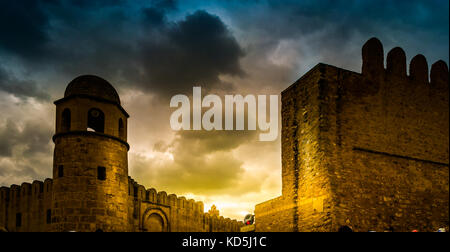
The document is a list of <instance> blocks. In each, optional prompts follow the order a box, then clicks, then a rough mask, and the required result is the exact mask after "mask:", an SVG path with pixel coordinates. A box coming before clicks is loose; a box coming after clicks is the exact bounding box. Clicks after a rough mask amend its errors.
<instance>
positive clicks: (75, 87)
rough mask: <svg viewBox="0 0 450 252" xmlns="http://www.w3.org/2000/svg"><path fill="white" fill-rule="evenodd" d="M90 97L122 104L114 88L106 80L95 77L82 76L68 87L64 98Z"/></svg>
mask: <svg viewBox="0 0 450 252" xmlns="http://www.w3.org/2000/svg"><path fill="white" fill-rule="evenodd" d="M73 95H89V96H93V97H97V98H101V99H104V100H107V101H110V102H114V103H117V104H120V98H119V95H118V94H117V91H116V90H115V89H114V87H113V86H112V85H111V84H110V83H109V82H108V81H106V80H105V79H103V78H100V77H98V76H95V75H82V76H79V77H77V78H75V79H74V80H72V81H71V82H70V83H69V85H67V88H66V91H65V92H64V97H69V96H73Z"/></svg>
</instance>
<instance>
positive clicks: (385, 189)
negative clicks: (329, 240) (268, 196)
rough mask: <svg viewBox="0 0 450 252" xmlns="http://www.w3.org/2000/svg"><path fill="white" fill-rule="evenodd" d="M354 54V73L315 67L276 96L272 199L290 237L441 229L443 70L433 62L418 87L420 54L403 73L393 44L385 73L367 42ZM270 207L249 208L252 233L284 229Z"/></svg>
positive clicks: (444, 210)
mask: <svg viewBox="0 0 450 252" xmlns="http://www.w3.org/2000/svg"><path fill="white" fill-rule="evenodd" d="M362 54H363V67H362V69H363V71H362V74H359V73H355V72H351V71H347V70H344V69H340V68H337V67H334V66H329V65H325V64H319V65H317V66H316V67H314V68H313V69H312V70H311V71H309V72H308V73H307V74H305V75H304V76H303V77H302V78H301V79H299V80H298V81H297V82H296V83H294V84H293V85H292V86H291V87H289V88H288V89H286V90H285V91H283V93H282V106H283V107H282V179H283V190H282V193H283V198H285V200H286V201H287V202H291V205H292V211H291V213H292V214H291V217H292V221H293V222H294V225H293V228H292V231H336V230H338V228H339V227H341V226H344V225H345V226H350V227H351V228H353V229H354V230H356V231H369V230H375V231H385V230H394V231H410V230H412V229H418V230H423V231H435V230H437V229H438V228H439V227H445V226H447V227H448V217H449V216H448V210H449V208H448V207H449V205H448V204H449V203H448V198H449V191H448V190H449V169H448V161H449V152H448V144H449V134H448V133H449V124H448V122H449V110H448V96H449V93H448V68H447V65H446V64H445V63H444V62H443V61H438V62H436V63H435V64H433V66H432V68H431V81H428V80H429V78H428V76H429V75H428V64H427V62H426V59H425V57H423V56H422V55H418V56H416V57H414V58H413V59H412V60H411V63H410V68H409V69H410V72H409V75H407V74H406V56H405V53H404V52H403V50H402V49H401V48H394V49H393V50H391V51H390V52H389V53H388V55H387V66H386V69H385V67H384V52H383V48H382V45H381V43H380V42H379V41H378V40H377V39H371V40H369V41H368V42H367V43H366V44H365V45H364V47H363V51H362ZM270 204H272V203H270V201H269V203H267V204H266V203H262V204H260V205H257V207H256V210H255V213H256V220H257V222H256V226H257V231H271V230H279V229H280V228H278V227H276V226H278V225H279V226H290V225H291V224H290V223H291V221H289V220H287V219H288V218H282V219H281V221H279V222H277V221H276V219H277V218H279V216H280V214H278V215H277V214H275V215H266V214H265V213H266V212H267V211H274V209H276V207H275V206H274V207H273V208H274V209H271V206H270ZM263 209H267V211H264V210H263ZM281 215H284V214H281ZM260 216H266V217H260ZM267 216H272V217H267ZM285 219H286V220H285ZM258 220H259V221H258ZM296 223H297V224H296Z"/></svg>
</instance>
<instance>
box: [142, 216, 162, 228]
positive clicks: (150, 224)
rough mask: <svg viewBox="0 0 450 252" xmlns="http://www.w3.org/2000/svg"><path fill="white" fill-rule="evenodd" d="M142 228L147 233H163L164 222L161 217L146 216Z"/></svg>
mask: <svg viewBox="0 0 450 252" xmlns="http://www.w3.org/2000/svg"><path fill="white" fill-rule="evenodd" d="M144 228H145V229H146V230H147V232H163V231H164V221H163V218H162V217H161V215H159V214H156V213H152V214H150V216H148V218H147V220H146V222H145V226H144Z"/></svg>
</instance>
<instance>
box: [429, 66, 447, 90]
mask: <svg viewBox="0 0 450 252" xmlns="http://www.w3.org/2000/svg"><path fill="white" fill-rule="evenodd" d="M430 79H431V87H433V88H435V89H437V90H438V91H447V92H448V66H447V63H445V62H444V61H443V60H439V61H437V62H435V63H434V64H433V65H432V66H431V71H430Z"/></svg>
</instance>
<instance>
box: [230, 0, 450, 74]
mask: <svg viewBox="0 0 450 252" xmlns="http://www.w3.org/2000/svg"><path fill="white" fill-rule="evenodd" d="M232 3H233V4H229V5H227V8H226V9H227V10H230V11H229V12H228V13H229V15H230V16H231V17H232V20H233V23H234V25H235V26H236V27H239V29H241V30H243V31H248V32H249V33H250V34H248V36H255V37H259V38H264V40H261V41H262V42H264V43H265V45H264V46H265V47H264V48H263V50H270V46H271V45H272V46H274V45H276V44H277V43H278V42H279V41H280V40H286V39H292V40H297V41H299V42H298V43H299V48H301V47H303V48H304V50H305V51H306V52H307V53H308V55H312V56H314V57H316V58H324V59H327V58H330V60H331V61H333V63H335V62H338V61H339V62H343V64H342V65H341V66H343V67H346V66H348V65H355V63H354V62H349V59H346V58H348V57H349V56H350V55H349V53H351V54H354V53H355V52H359V50H360V48H358V47H360V46H362V43H364V42H365V41H366V40H367V39H369V38H371V37H373V36H376V37H378V38H380V39H381V41H382V42H383V44H384V45H385V47H386V48H388V49H389V48H392V47H395V46H401V47H403V48H404V49H406V51H408V50H409V51H414V53H424V54H427V57H429V58H432V59H434V60H437V59H439V58H443V59H444V60H446V61H447V62H448V42H449V36H448V31H449V15H448V8H449V3H448V1H442V0H433V1H419V0H413V1H388V0H380V1H357V0H352V1H348V0H324V1H294V0H285V1H275V0H267V1H246V2H241V1H232ZM248 9H253V11H252V12H248ZM231 10H232V11H231ZM244 13H248V14H247V15H244ZM300 43H304V45H301V44H300ZM356 45H358V46H356ZM351 48H356V49H357V50H354V49H351ZM298 50H299V51H301V50H302V49H298ZM352 56H356V55H352ZM412 56H414V55H412ZM357 59H358V62H359V60H360V58H359V57H358V58H357Z"/></svg>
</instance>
